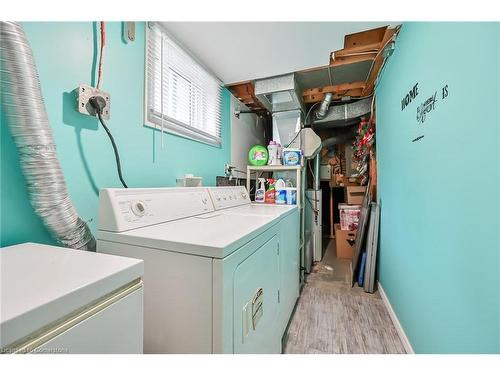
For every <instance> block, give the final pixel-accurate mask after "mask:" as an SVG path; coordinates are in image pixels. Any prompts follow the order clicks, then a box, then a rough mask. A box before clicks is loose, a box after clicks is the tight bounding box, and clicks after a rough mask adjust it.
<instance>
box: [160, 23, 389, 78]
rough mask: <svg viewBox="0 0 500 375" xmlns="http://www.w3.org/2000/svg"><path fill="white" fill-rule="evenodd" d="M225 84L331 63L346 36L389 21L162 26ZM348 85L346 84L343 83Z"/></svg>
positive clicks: (175, 24)
mask: <svg viewBox="0 0 500 375" xmlns="http://www.w3.org/2000/svg"><path fill="white" fill-rule="evenodd" d="M162 24H163V26H164V27H165V28H166V29H167V30H168V31H169V32H170V33H171V34H172V36H173V37H174V38H176V39H177V40H178V41H179V42H181V43H182V44H183V45H184V47H186V48H188V49H189V50H190V51H191V53H193V54H194V55H195V56H196V57H197V58H198V59H199V60H200V61H202V62H203V63H204V64H205V65H206V66H207V68H209V69H210V70H211V71H212V72H213V73H215V74H216V75H217V76H218V77H219V79H221V80H222V82H223V83H224V84H230V83H236V82H241V81H248V80H254V79H256V78H264V77H270V76H274V75H279V74H284V73H289V72H295V71H299V70H304V69H309V68H313V67H318V66H324V65H327V64H328V63H329V61H328V60H329V55H330V52H332V51H336V50H340V49H342V48H344V36H345V35H346V34H352V33H356V32H359V31H364V30H368V29H373V28H376V27H380V26H385V25H390V24H391V23H388V22H162ZM347 81H349V80H347Z"/></svg>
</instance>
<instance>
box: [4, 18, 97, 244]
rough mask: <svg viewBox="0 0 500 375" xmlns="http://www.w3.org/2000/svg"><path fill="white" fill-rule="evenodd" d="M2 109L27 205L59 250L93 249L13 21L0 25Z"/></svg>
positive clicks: (32, 68)
mask: <svg viewBox="0 0 500 375" xmlns="http://www.w3.org/2000/svg"><path fill="white" fill-rule="evenodd" d="M0 66H1V69H0V70H1V92H2V107H3V110H4V112H5V116H6V120H7V124H8V126H9V129H10V133H11V134H12V137H13V139H14V142H15V144H16V147H17V150H18V152H19V159H20V164H21V168H22V170H23V173H24V176H25V178H26V185H27V188H28V193H29V198H30V201H31V205H32V206H33V209H34V210H35V212H36V213H37V214H38V215H39V216H40V218H41V219H42V221H43V223H44V224H45V226H46V227H47V229H48V230H49V231H50V232H51V233H52V235H53V236H54V237H55V239H56V240H57V241H58V242H59V243H60V244H61V245H63V246H65V247H71V248H75V249H82V250H90V251H95V239H94V236H93V235H92V233H91V232H90V229H89V227H88V226H87V224H86V223H85V221H83V220H82V219H81V218H80V217H79V216H78V214H77V212H76V209H75V207H74V206H73V204H72V202H71V199H70V197H69V194H68V191H67V188H66V183H65V181H64V176H63V173H62V170H61V166H60V165H59V160H58V159H57V154H56V145H55V143H54V139H53V137H52V131H51V128H50V125H49V121H48V117H47V112H46V110H45V105H44V102H43V97H42V91H41V88H40V81H39V78H38V72H37V69H36V65H35V61H34V58H33V53H32V51H31V47H30V45H29V43H28V40H27V39H26V35H25V34H24V30H23V28H22V27H21V25H19V24H18V23H16V22H0Z"/></svg>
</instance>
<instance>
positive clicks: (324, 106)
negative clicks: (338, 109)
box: [315, 92, 333, 120]
mask: <svg viewBox="0 0 500 375" xmlns="http://www.w3.org/2000/svg"><path fill="white" fill-rule="evenodd" d="M332 99H333V94H332V93H331V92H328V93H326V94H325V97H324V98H323V101H322V102H321V105H320V106H319V109H318V110H317V111H316V113H315V116H316V119H318V120H321V119H322V118H324V117H325V116H326V114H327V113H328V107H330V103H331V102H332Z"/></svg>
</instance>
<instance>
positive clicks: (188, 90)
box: [145, 23, 222, 146]
mask: <svg viewBox="0 0 500 375" xmlns="http://www.w3.org/2000/svg"><path fill="white" fill-rule="evenodd" d="M145 69H146V89H145V96H146V97H145V123H146V125H148V126H152V127H155V128H157V129H162V130H165V131H167V132H171V133H174V134H177V135H181V136H183V137H187V138H191V139H194V140H197V141H201V142H204V143H208V144H211V145H214V146H220V145H221V142H222V139H221V107H222V87H221V85H220V83H219V81H218V80H217V79H216V78H215V77H214V76H213V75H211V74H210V73H209V72H207V70H206V69H204V68H203V67H202V66H201V65H200V64H199V63H198V62H197V61H196V60H195V59H194V58H193V57H191V56H190V55H189V54H188V53H187V52H186V51H185V50H184V49H182V47H181V46H179V45H178V44H177V43H176V42H175V41H174V40H172V38H170V37H169V36H168V34H166V33H165V31H164V30H163V29H162V27H161V26H160V25H157V24H152V23H150V24H148V26H147V27H146V64H145Z"/></svg>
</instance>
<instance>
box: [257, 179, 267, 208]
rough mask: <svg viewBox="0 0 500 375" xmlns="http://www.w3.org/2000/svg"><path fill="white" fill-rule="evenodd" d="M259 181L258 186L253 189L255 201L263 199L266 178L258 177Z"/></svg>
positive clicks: (262, 200)
mask: <svg viewBox="0 0 500 375" xmlns="http://www.w3.org/2000/svg"><path fill="white" fill-rule="evenodd" d="M259 183H260V186H259V188H258V189H257V190H256V191H255V202H261V203H263V202H264V200H265V195H266V179H265V178H259Z"/></svg>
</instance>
